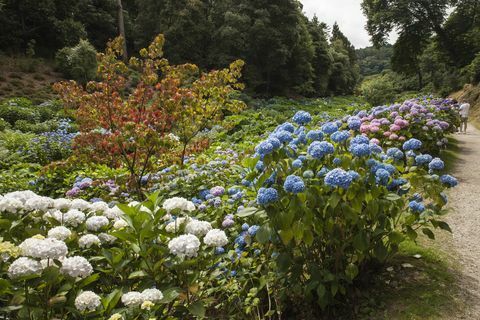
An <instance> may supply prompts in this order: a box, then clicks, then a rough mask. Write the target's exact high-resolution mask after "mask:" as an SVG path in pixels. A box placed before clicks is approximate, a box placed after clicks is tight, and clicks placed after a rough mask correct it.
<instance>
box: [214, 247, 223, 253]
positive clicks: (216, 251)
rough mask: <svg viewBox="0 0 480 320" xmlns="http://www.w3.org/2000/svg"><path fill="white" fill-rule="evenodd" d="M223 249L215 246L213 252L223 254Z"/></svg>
mask: <svg viewBox="0 0 480 320" xmlns="http://www.w3.org/2000/svg"><path fill="white" fill-rule="evenodd" d="M224 253H225V249H224V248H223V247H216V248H215V254H224Z"/></svg>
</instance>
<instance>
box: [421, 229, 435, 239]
mask: <svg viewBox="0 0 480 320" xmlns="http://www.w3.org/2000/svg"><path fill="white" fill-rule="evenodd" d="M422 232H423V233H424V234H425V235H426V236H427V237H429V238H430V239H432V240H434V239H435V235H434V234H433V232H432V230H430V229H428V228H423V229H422Z"/></svg>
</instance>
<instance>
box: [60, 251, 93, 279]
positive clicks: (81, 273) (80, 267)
mask: <svg viewBox="0 0 480 320" xmlns="http://www.w3.org/2000/svg"><path fill="white" fill-rule="evenodd" d="M60 271H61V272H62V273H63V274H67V275H69V276H70V277H73V278H77V277H80V278H85V277H88V276H89V275H91V274H92V272H93V268H92V265H91V264H90V262H88V260H87V259H85V258H84V257H80V256H74V257H70V258H65V259H64V260H63V261H62V267H61V268H60Z"/></svg>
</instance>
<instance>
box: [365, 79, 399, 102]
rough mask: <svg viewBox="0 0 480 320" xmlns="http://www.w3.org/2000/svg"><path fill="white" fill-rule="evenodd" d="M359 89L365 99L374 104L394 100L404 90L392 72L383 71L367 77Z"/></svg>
mask: <svg viewBox="0 0 480 320" xmlns="http://www.w3.org/2000/svg"><path fill="white" fill-rule="evenodd" d="M359 90H360V94H361V95H362V96H364V97H365V100H367V102H368V103H370V104H371V105H374V106H378V105H382V104H386V103H392V102H394V101H395V97H396V96H397V94H398V93H400V92H401V91H402V89H401V87H400V85H399V84H398V82H397V79H396V76H395V75H394V74H393V73H392V72H383V73H381V74H379V75H374V76H370V77H367V78H365V80H364V81H363V82H362V84H361V85H360V88H359Z"/></svg>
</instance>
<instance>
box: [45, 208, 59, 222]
mask: <svg viewBox="0 0 480 320" xmlns="http://www.w3.org/2000/svg"><path fill="white" fill-rule="evenodd" d="M63 215H64V213H63V212H62V211H60V210H57V209H53V210H48V211H47V212H46V213H45V214H44V215H43V217H42V218H43V220H45V221H48V220H49V219H55V220H57V221H58V222H60V223H62V222H63Z"/></svg>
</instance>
